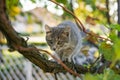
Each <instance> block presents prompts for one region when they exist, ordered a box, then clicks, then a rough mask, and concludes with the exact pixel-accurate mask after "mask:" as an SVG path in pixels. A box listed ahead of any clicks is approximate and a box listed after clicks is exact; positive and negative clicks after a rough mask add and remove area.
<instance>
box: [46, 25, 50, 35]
mask: <svg viewBox="0 0 120 80" xmlns="http://www.w3.org/2000/svg"><path fill="white" fill-rule="evenodd" d="M45 30H46V32H47V33H49V32H51V28H50V26H48V25H45Z"/></svg>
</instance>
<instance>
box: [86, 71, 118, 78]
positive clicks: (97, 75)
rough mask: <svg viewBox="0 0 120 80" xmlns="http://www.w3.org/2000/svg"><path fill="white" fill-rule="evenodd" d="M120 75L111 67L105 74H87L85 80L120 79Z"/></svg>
mask: <svg viewBox="0 0 120 80" xmlns="http://www.w3.org/2000/svg"><path fill="white" fill-rule="evenodd" d="M119 79H120V75H118V74H116V73H115V72H114V71H113V70H111V69H106V70H104V73H103V74H90V73H87V74H85V80H119Z"/></svg>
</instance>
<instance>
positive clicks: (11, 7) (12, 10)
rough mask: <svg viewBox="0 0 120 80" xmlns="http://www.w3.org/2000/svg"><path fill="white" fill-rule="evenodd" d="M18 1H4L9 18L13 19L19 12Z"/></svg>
mask: <svg viewBox="0 0 120 80" xmlns="http://www.w3.org/2000/svg"><path fill="white" fill-rule="evenodd" d="M19 6H22V5H21V4H20V3H19V0H6V7H7V12H8V14H9V16H11V17H14V16H16V15H17V14H19V13H20V12H21V10H20V7H19Z"/></svg>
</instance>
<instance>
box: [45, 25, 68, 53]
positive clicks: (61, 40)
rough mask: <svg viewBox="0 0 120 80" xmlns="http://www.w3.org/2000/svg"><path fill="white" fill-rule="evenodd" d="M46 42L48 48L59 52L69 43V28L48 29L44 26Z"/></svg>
mask: <svg viewBox="0 0 120 80" xmlns="http://www.w3.org/2000/svg"><path fill="white" fill-rule="evenodd" d="M45 30H46V41H47V43H48V45H49V46H50V48H51V49H52V50H54V51H56V52H57V51H59V50H60V49H62V48H64V47H65V46H66V44H68V42H69V35H70V27H68V26H66V27H62V28H61V27H49V26H48V25H45Z"/></svg>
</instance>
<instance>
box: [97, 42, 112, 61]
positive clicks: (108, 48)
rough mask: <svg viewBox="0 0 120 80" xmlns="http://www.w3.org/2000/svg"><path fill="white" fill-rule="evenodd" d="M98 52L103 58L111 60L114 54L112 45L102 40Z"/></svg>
mask: <svg viewBox="0 0 120 80" xmlns="http://www.w3.org/2000/svg"><path fill="white" fill-rule="evenodd" d="M99 52H100V53H101V54H103V55H104V57H105V59H107V60H109V61H111V60H112V57H113V56H114V49H113V47H112V45H110V44H107V43H106V42H102V43H101V44H100V46H99Z"/></svg>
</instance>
